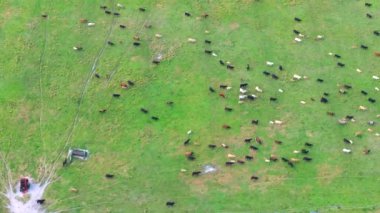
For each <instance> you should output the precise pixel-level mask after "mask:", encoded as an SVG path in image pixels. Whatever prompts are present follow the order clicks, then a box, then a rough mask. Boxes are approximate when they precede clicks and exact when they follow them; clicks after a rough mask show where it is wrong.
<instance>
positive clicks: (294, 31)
mask: <svg viewBox="0 0 380 213" xmlns="http://www.w3.org/2000/svg"><path fill="white" fill-rule="evenodd" d="M293 33H295V34H296V35H299V34H300V33H301V32H300V31H298V30H293Z"/></svg>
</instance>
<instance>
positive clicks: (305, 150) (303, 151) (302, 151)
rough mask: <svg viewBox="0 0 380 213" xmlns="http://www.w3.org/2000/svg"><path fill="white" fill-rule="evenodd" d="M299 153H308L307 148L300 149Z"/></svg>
mask: <svg viewBox="0 0 380 213" xmlns="http://www.w3.org/2000/svg"><path fill="white" fill-rule="evenodd" d="M301 153H302V154H308V153H309V150H307V149H301Z"/></svg>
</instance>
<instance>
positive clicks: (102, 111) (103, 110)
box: [99, 109, 107, 113]
mask: <svg viewBox="0 0 380 213" xmlns="http://www.w3.org/2000/svg"><path fill="white" fill-rule="evenodd" d="M99 112H100V113H105V112H107V109H101V110H99Z"/></svg>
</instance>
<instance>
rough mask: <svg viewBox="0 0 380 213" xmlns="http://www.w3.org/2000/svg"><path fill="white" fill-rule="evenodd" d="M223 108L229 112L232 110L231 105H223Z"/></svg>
mask: <svg viewBox="0 0 380 213" xmlns="http://www.w3.org/2000/svg"><path fill="white" fill-rule="evenodd" d="M224 110H226V111H228V112H231V111H232V108H231V107H224Z"/></svg>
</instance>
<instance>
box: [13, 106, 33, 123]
mask: <svg viewBox="0 0 380 213" xmlns="http://www.w3.org/2000/svg"><path fill="white" fill-rule="evenodd" d="M29 114H30V110H29V107H28V106H26V105H25V104H22V105H21V106H20V108H19V112H18V115H17V117H16V118H17V120H23V121H24V122H26V123H27V122H29Z"/></svg>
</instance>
